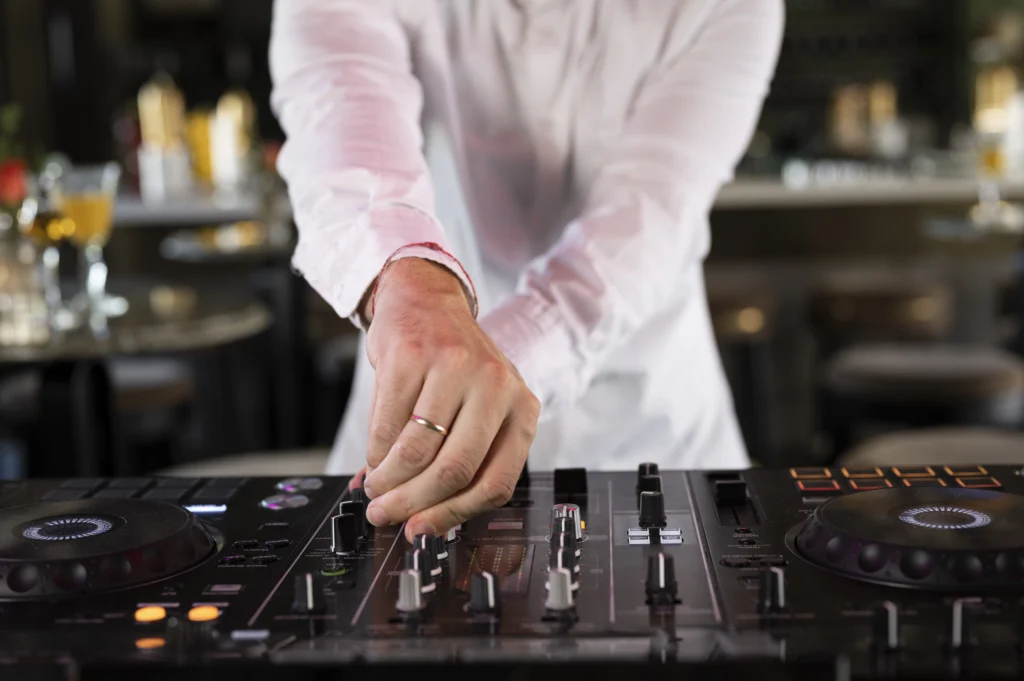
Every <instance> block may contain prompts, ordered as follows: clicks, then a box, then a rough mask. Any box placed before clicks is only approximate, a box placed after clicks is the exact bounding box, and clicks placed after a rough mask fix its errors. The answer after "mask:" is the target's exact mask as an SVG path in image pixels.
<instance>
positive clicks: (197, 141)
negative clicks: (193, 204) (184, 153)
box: [185, 109, 213, 188]
mask: <svg viewBox="0 0 1024 681" xmlns="http://www.w3.org/2000/svg"><path fill="white" fill-rule="evenodd" d="M212 120H213V112H212V111H210V110H209V109H193V110H192V111H189V112H188V116H187V117H186V119H185V139H186V140H187V141H188V150H189V155H190V156H191V158H192V175H193V178H194V179H195V181H196V183H197V184H199V185H201V186H203V187H206V188H209V187H211V186H213V154H212V153H211V152H212V150H211V142H212V140H211V137H210V128H211V127H212Z"/></svg>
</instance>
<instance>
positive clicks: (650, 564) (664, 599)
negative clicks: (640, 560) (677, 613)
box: [647, 553, 679, 605]
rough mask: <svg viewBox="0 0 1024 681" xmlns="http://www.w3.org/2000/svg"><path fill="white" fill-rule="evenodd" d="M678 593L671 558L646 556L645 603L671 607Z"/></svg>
mask: <svg viewBox="0 0 1024 681" xmlns="http://www.w3.org/2000/svg"><path fill="white" fill-rule="evenodd" d="M678 592H679V589H678V587H677V585H676V570H675V561H673V559H672V556H670V555H668V554H665V553H658V554H655V555H653V556H648V558H647V602H648V603H649V604H651V605H672V604H673V603H675V601H676V594H677V593H678Z"/></svg>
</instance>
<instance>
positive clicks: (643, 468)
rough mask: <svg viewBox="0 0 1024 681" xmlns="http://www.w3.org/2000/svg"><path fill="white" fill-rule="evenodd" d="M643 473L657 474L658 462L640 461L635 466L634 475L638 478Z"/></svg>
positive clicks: (642, 475) (643, 474)
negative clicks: (637, 465)
mask: <svg viewBox="0 0 1024 681" xmlns="http://www.w3.org/2000/svg"><path fill="white" fill-rule="evenodd" d="M645 475H658V464H656V463H650V462H647V463H642V464H640V466H639V467H638V468H637V472H636V477H637V479H638V480H639V479H640V478H642V477H644V476H645Z"/></svg>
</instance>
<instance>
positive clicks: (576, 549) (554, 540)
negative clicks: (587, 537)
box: [551, 532, 580, 558]
mask: <svg viewBox="0 0 1024 681" xmlns="http://www.w3.org/2000/svg"><path fill="white" fill-rule="evenodd" d="M558 549H565V550H566V551H568V552H570V553H571V554H572V555H574V556H576V557H577V558H578V557H579V555H580V545H579V543H578V542H577V541H576V535H575V534H573V533H572V532H559V533H558V534H556V535H555V536H553V537H551V550H552V551H557V550H558Z"/></svg>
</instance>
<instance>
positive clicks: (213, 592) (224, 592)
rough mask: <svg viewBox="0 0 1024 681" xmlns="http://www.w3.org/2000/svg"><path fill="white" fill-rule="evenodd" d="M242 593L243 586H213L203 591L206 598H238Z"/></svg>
mask: <svg viewBox="0 0 1024 681" xmlns="http://www.w3.org/2000/svg"><path fill="white" fill-rule="evenodd" d="M240 593H242V585H241V584H211V585H210V586H208V587H206V589H205V590H204V591H203V595H204V596H237V595H238V594H240Z"/></svg>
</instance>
